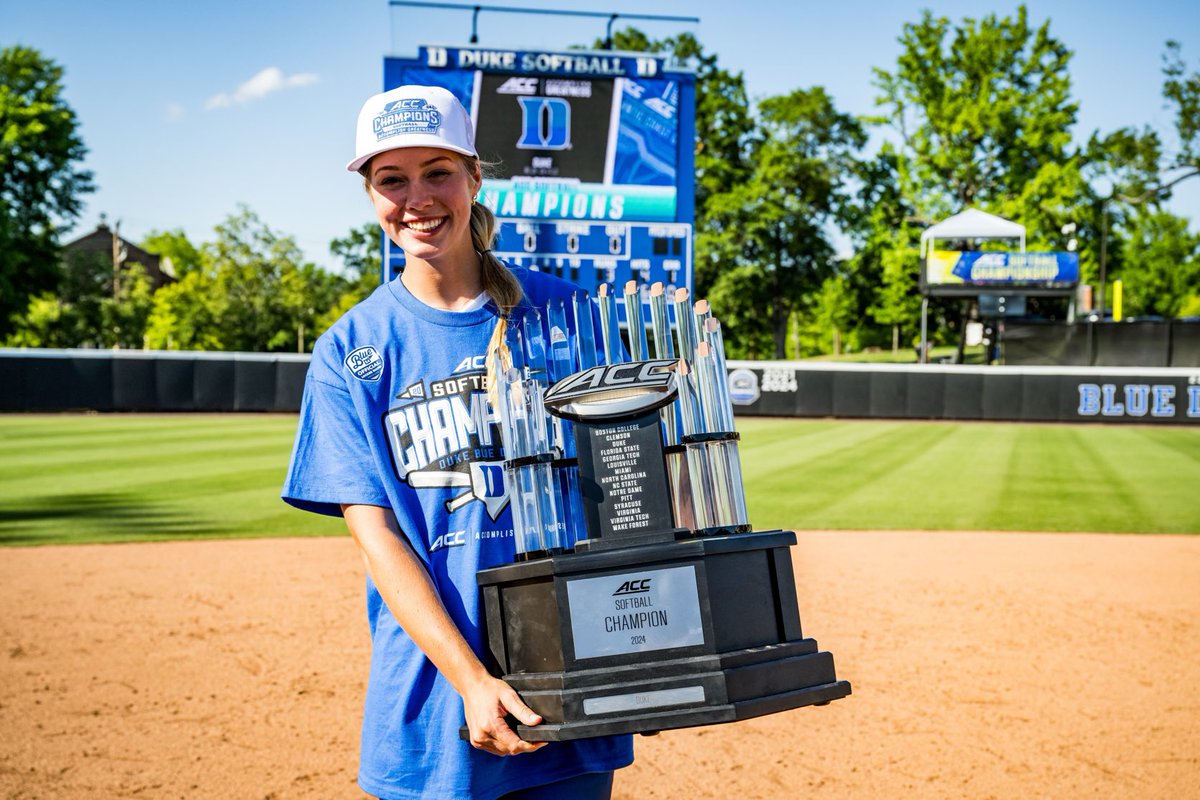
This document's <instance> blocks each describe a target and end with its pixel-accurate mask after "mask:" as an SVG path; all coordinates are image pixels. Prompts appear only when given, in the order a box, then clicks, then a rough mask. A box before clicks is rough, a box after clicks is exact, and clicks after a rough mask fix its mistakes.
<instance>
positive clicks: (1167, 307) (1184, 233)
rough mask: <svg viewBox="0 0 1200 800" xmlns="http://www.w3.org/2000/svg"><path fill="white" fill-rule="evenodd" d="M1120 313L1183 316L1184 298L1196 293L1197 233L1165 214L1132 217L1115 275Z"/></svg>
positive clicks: (1199, 279) (1199, 287) (1199, 281)
mask: <svg viewBox="0 0 1200 800" xmlns="http://www.w3.org/2000/svg"><path fill="white" fill-rule="evenodd" d="M1113 277H1114V278H1120V279H1122V280H1123V282H1124V284H1125V290H1124V291H1125V298H1124V304H1125V314H1126V315H1128V316H1133V315H1137V314H1157V315H1161V316H1165V317H1173V316H1183V315H1184V306H1185V304H1186V303H1187V301H1188V300H1189V296H1190V295H1193V294H1195V293H1197V292H1200V234H1197V233H1192V232H1190V231H1189V230H1188V222H1187V220H1186V219H1183V218H1182V217H1177V216H1175V215H1174V214H1171V213H1170V212H1167V211H1159V210H1155V209H1145V210H1144V211H1142V213H1139V214H1137V215H1136V216H1134V218H1133V220H1132V223H1131V225H1130V230H1129V239H1128V247H1127V248H1126V250H1125V255H1124V257H1123V264H1122V268H1121V270H1120V272H1118V273H1116V274H1114V275H1113Z"/></svg>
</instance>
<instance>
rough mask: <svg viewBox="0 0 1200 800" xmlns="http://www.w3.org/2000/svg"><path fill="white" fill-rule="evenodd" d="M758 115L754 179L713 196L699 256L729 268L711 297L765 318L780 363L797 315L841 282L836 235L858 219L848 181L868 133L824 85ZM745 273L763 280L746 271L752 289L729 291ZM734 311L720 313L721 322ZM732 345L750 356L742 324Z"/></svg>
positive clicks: (733, 332)
mask: <svg viewBox="0 0 1200 800" xmlns="http://www.w3.org/2000/svg"><path fill="white" fill-rule="evenodd" d="M758 112H759V119H758V127H757V130H756V132H755V137H754V139H753V141H752V142H751V143H750V151H749V156H748V163H749V165H750V172H749V174H748V176H747V177H746V179H745V180H744V181H742V182H740V183H737V184H736V185H734V186H732V187H731V188H729V189H725V190H722V191H720V192H717V193H715V194H713V195H712V196H711V197H710V198H709V200H708V203H707V207H706V219H705V220H704V221H703V226H702V227H701V230H700V233H699V234H698V236H697V245H696V250H697V252H700V251H701V249H702V246H703V250H704V252H706V253H707V254H708V257H709V258H710V259H712V261H713V262H714V263H715V264H717V265H720V267H721V271H720V272H719V273H718V277H716V279H715V282H714V283H713V286H712V290H711V291H712V293H713V294H714V295H715V294H721V295H722V296H723V297H725V298H727V300H728V301H732V302H736V303H737V304H738V305H742V306H747V307H749V308H753V309H755V310H756V311H757V313H758V314H760V315H762V316H764V317H765V318H766V320H767V324H768V325H769V329H770V331H771V338H772V340H773V346H772V349H771V352H772V355H773V356H774V357H775V358H783V357H784V355H785V353H786V348H787V332H788V321H789V319H790V317H791V315H792V314H793V313H795V312H798V311H801V310H803V309H805V308H806V306H807V305H808V303H809V300H810V295H815V294H816V293H817V292H818V291H819V290H820V287H821V285H822V283H823V282H824V281H825V279H826V278H828V277H830V276H831V275H833V274H834V268H835V250H834V247H833V244H832V242H831V231H832V229H834V228H835V227H837V226H840V225H842V224H844V223H845V221H846V220H847V219H849V217H850V214H851V207H852V204H851V198H850V186H849V180H850V177H851V176H852V175H853V174H854V171H855V165H856V161H855V153H856V152H857V151H858V150H859V149H860V148H861V147H862V146H863V145H864V144H865V143H866V134H865V133H864V131H863V129H862V126H861V125H860V124H859V123H858V121H857V120H856V119H854V118H853V117H851V116H849V115H847V114H843V113H841V112H839V111H838V110H837V109H836V108H835V107H834V105H833V101H832V99H831V98H830V97H829V95H828V94H827V93H826V92H825V90H824V89H822V88H821V87H813V88H811V89H797V90H795V91H793V92H792V93H790V94H787V95H781V96H778V97H769V98H767V99H765V100H763V101H762V102H761V103H759V106H758ZM743 266H752V267H755V268H756V269H757V270H758V272H757V273H756V274H757V275H759V276H760V278H761V280H759V281H757V282H754V281H746V280H745V277H746V273H745V272H744V271H738V273H737V282H738V284H739V286H741V287H742V288H743V291H738V292H730V291H728V290H727V289H726V288H725V287H722V281H729V280H733V277H732V275H733V272H734V271H735V268H738V267H743ZM733 311H734V309H733V308H732V307H731V306H721V314H722V315H728V314H729V313H731V312H733ZM738 313H740V312H738ZM741 316H747V314H744V313H743V314H741ZM727 342H729V343H730V350H731V351H732V352H733V353H735V354H741V353H742V352H748V345H749V344H750V342H749V341H748V340H746V339H744V338H743V333H742V331H741V330H739V329H738V328H736V327H734V326H730V333H729V337H728V339H727ZM743 348H747V349H746V350H743Z"/></svg>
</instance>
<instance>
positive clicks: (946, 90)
mask: <svg viewBox="0 0 1200 800" xmlns="http://www.w3.org/2000/svg"><path fill="white" fill-rule="evenodd" d="M900 44H901V46H902V51H901V54H900V56H899V58H898V59H897V63H896V67H895V69H894V70H892V71H887V70H882V69H876V70H875V81H876V86H877V88H878V89H879V90H880V94H879V96H878V97H877V99H876V103H877V105H879V106H880V107H881V110H882V113H881V114H880V115H879V116H878V117H875V118H874V119H873V122H875V123H876V124H878V125H882V126H886V127H887V128H888V129H890V130H889V134H890V137H891V138H892V140H893V143H894V146H895V159H896V171H895V175H896V187H897V188H898V190H899V192H900V202H899V203H898V205H897V207H896V209H895V210H896V211H898V212H902V215H900V216H898V215H897V214H891V213H889V214H883V215H876V216H875V217H874V218H873V219H872V221H871V222H870V224H869V225H868V226H867V228H868V233H867V234H866V235H865V236H864V237H863V240H865V241H866V242H867V243H868V244H869V245H870V249H871V251H872V253H871V256H870V257H871V260H872V262H873V263H872V264H870V265H869V266H870V267H871V268H872V269H880V270H881V272H880V275H881V276H882V277H883V281H882V282H881V284H880V285H881V286H882V287H883V288H884V291H883V292H882V293H881V295H879V296H877V297H876V298H875V300H874V302H873V303H872V304H871V309H872V313H873V315H874V318H875V319H876V320H877V321H879V322H881V323H884V324H890V325H892V326H893V342H896V341H898V340H899V333H900V327H902V322H901V320H902V319H903V317H904V314H905V312H906V310H907V308H908V307H909V304H910V303H913V304H915V300H916V298H915V293H910V288H909V287H911V286H912V285H913V284H914V283H915V278H916V277H917V276H916V272H915V269H916V268H917V267H918V266H919V265H918V263H917V260H916V257H915V255H912V254H902V253H900V252H897V251H896V250H895V249H894V248H895V247H897V246H898V247H901V248H907V247H915V246H916V243H917V240H918V238H919V237H918V236H917V233H918V231H919V226H927V225H929V224H932V223H933V222H935V221H937V220H939V219H942V218H944V217H945V216H948V215H949V214H952V213H957V212H959V211H962V210H964V209H966V208H968V207H978V208H981V209H983V210H986V211H990V212H992V213H994V214H998V215H1000V216H1002V217H1006V218H1008V219H1014V220H1018V221H1020V222H1021V223H1022V224H1023V225H1024V226H1025V228H1026V245H1027V246H1028V247H1029V248H1030V249H1035V250H1036V249H1060V248H1061V245H1062V244H1063V241H1062V239H1063V237H1062V233H1061V230H1062V226H1063V225H1064V224H1066V223H1068V222H1075V223H1076V224H1077V225H1082V226H1084V227H1091V226H1095V225H1096V223H1098V222H1099V221H1100V216H1099V215H1098V214H1097V208H1096V204H1095V196H1094V194H1093V192H1092V191H1091V189H1090V187H1089V185H1088V183H1087V181H1086V180H1085V176H1084V168H1085V166H1086V163H1087V161H1086V158H1085V156H1084V154H1083V153H1081V152H1080V150H1079V149H1078V148H1076V147H1075V146H1074V145H1073V144H1072V142H1071V130H1070V129H1071V127H1072V126H1073V125H1074V124H1075V121H1076V116H1077V112H1078V105H1077V104H1076V103H1075V101H1074V100H1073V99H1072V97H1071V81H1070V73H1069V65H1070V59H1071V52H1070V50H1068V49H1067V47H1066V46H1065V45H1064V44H1063V43H1062V42H1060V41H1059V40H1058V39H1056V38H1055V37H1054V36H1052V35H1051V33H1050V24H1049V22H1046V23H1043V24H1042V25H1041V26H1040V27H1036V28H1035V27H1033V26H1032V25H1030V23H1029V19H1028V13H1027V11H1026V9H1025V7H1024V6H1019V7H1018V9H1017V11H1016V14H1015V16H1014V17H997V16H996V15H989V16H986V17H984V18H983V19H981V20H975V19H971V18H966V19H964V20H963V21H962V23H961V24H959V25H953V24H952V23H951V22H950V21H949V20H948V19H946V18H944V17H940V18H935V17H934V16H933V15H932V14H931V13H930V12H928V11H927V12H925V13H924V14H923V15H922V17H921V19H920V21H919V22H916V23H909V24H906V25H905V26H904V28H903V32H902V34H901V36H900ZM1097 227H1098V226H1097ZM882 228H890V229H891V232H889V231H885V230H881V229H882ZM893 232H894V233H893ZM1080 240H1081V241H1083V242H1084V243H1085V246H1086V247H1087V248H1088V251H1087V252H1085V253H1081V264H1082V267H1083V269H1084V272H1085V276H1086V274H1087V271H1088V270H1091V269H1094V265H1095V264H1096V263H1097V261H1098V249H1099V247H1098V240H1099V237H1090V236H1088V237H1080ZM907 243H911V244H907ZM885 256H886V259H885ZM885 260H886V262H887V263H888V264H889V265H890V268H889V269H882V268H883V265H884V263H885ZM904 263H907V264H911V265H912V268H913V270H914V271H913V273H912V278H913V281H912V282H911V283H909V282H907V281H905V280H903V278H902V276H901V275H900V274H899V270H900V269H902V266H901V265H902V264H904ZM906 283H908V285H907V286H905V284H906ZM933 305H934V306H935V307H933V308H932V312H933V316H934V317H935V319H950V318H951V317H952V316H957V315H950V314H944V312H945V309H942V308H937V307H936V306H938V305H940V304H939V303H935V304H933Z"/></svg>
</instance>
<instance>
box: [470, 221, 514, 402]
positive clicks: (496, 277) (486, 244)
mask: <svg viewBox="0 0 1200 800" xmlns="http://www.w3.org/2000/svg"><path fill="white" fill-rule="evenodd" d="M495 238H496V217H495V216H494V215H493V214H492V212H491V210H490V209H489V208H488V207H487V206H484V205H483V204H481V203H478V202H476V203H473V204H472V205H471V243H472V244H473V245H474V246H475V250H476V251H477V252H478V253H479V267H480V282H481V283H482V284H483V291H484V292H486V293H487V296H488V297H490V298H491V300H492V302H493V303H495V304H496V308H498V309H499V310H500V319H499V320H498V321H497V322H496V329H495V330H494V331H492V338H491V340H490V341H489V342H488V346H487V358H486V361H487V383H488V400H489V401H490V402H491V404H492V407H493V408H494V407H495V406H496V404H497V381H499V380H500V369H503V368H505V365H509V364H511V363H512V357H511V356H509V355H508V353H507V352H505V349H504V338H505V334H506V333H507V332H508V321H509V316H510V315H511V314H512V312H513V309H514V308H516V307H517V305H518V304H519V303H520V302H521V300H522V299H524V297H525V291H524V290H523V289H522V288H521V283H520V281H518V280H517V276H516V275H513V274H512V271H511V270H509V268H508V267H506V266H504V264H503V263H501V261H500V259H498V258H496V256H495V254H493V253H492V242H493V241H495ZM501 362H502V363H501Z"/></svg>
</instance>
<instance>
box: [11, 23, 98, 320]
mask: <svg viewBox="0 0 1200 800" xmlns="http://www.w3.org/2000/svg"><path fill="white" fill-rule="evenodd" d="M62 77H63V70H62V68H61V67H59V66H58V65H57V64H55V63H54V62H53V61H50V60H49V59H47V58H45V57H43V56H42V55H41V54H40V53H39V52H38V51H36V50H33V49H31V48H28V47H22V46H20V45H17V46H14V47H8V48H5V49H4V50H0V337H3V336H4V335H5V334H6V333H8V332H9V331H10V330H12V327H13V325H14V322H13V321H12V316H13V315H14V314H16V313H19V312H22V311H24V310H25V308H26V305H27V301H28V299H29V298H30V297H34V296H36V295H40V294H42V293H43V292H47V291H53V289H54V288H55V285H56V283H57V281H58V262H59V248H58V241H57V236H58V232H59V230H60V228H62V227H66V226H67V224H68V223H69V222H70V221H71V220H73V219H75V218H76V217H78V216H79V214H80V211H81V210H82V204H83V200H82V197H83V195H85V194H87V193H88V192H91V191H93V190H94V187H93V185H92V175H91V173H90V172H87V171H84V170H79V169H76V166H75V165H76V164H77V163H78V162H81V161H82V160H83V158H84V156H85V155H86V154H87V149H86V148H85V147H84V145H83V140H82V139H81V138H80V137H79V133H78V121H77V120H76V118H75V112H74V111H73V110H72V109H71V108H70V106H68V105H67V103H66V101H65V100H64V99H63V97H62Z"/></svg>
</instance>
